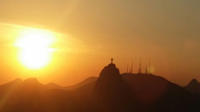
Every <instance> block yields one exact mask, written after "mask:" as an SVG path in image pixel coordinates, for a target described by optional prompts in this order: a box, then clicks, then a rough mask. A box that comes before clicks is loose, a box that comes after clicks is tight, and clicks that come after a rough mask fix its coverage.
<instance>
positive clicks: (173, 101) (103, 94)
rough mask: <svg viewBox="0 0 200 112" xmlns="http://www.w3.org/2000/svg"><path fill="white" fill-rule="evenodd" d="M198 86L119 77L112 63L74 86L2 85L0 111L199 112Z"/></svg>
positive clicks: (144, 77) (153, 78) (139, 76)
mask: <svg viewBox="0 0 200 112" xmlns="http://www.w3.org/2000/svg"><path fill="white" fill-rule="evenodd" d="M198 87H199V82H198V81H197V80H192V81H191V83H189V84H188V86H187V87H185V88H184V87H181V86H178V85H176V84H174V83H172V82H170V81H168V80H166V79H164V78H162V77H160V76H157V75H153V74H145V73H144V74H143V73H140V74H137V73H123V74H121V73H120V71H119V69H118V68H117V67H116V65H115V64H114V63H113V62H111V63H110V64H109V65H107V66H106V67H104V68H103V70H102V71H101V72H100V75H99V77H98V78H95V77H92V78H88V79H86V80H84V81H82V82H80V83H78V84H77V85H74V86H69V87H62V86H59V85H57V84H54V83H49V84H42V83H40V82H39V81H38V80H37V79H35V78H29V79H26V80H24V81H23V80H20V79H17V80H14V81H12V82H8V83H6V84H3V85H1V86H0V112H198V111H200V110H199V107H200V98H199V96H198V95H194V94H193V93H196V92H198Z"/></svg>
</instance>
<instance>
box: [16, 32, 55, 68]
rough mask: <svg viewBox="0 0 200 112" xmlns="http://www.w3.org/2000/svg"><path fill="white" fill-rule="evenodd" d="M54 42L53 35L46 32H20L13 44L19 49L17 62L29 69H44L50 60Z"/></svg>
mask: <svg viewBox="0 0 200 112" xmlns="http://www.w3.org/2000/svg"><path fill="white" fill-rule="evenodd" d="M54 41H55V35H54V34H53V33H52V32H50V31H48V30H41V29H33V28H30V29H24V30H22V31H21V32H20V35H19V37H18V39H17V41H16V43H15V45H16V46H17V47H18V48H19V56H18V58H19V61H20V62H21V63H22V64H23V65H24V66H25V67H28V68H29V69H40V68H42V67H45V66H46V65H48V63H49V62H50V60H51V54H52V52H53V48H52V45H53V43H54Z"/></svg>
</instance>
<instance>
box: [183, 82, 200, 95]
mask: <svg viewBox="0 0 200 112" xmlns="http://www.w3.org/2000/svg"><path fill="white" fill-rule="evenodd" d="M185 88H186V89H187V90H188V91H189V92H191V93H192V94H198V95H200V82H199V81H198V80H196V79H193V80H191V81H190V82H189V84H188V85H187V86H186V87H185Z"/></svg>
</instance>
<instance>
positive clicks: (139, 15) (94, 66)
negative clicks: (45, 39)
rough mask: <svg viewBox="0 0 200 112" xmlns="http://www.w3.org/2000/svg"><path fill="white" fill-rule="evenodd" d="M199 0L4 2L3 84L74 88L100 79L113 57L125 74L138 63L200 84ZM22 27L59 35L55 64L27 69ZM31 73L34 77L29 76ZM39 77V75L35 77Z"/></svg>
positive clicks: (0, 9) (0, 25) (0, 34)
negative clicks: (20, 45) (21, 53)
mask: <svg viewBox="0 0 200 112" xmlns="http://www.w3.org/2000/svg"><path fill="white" fill-rule="evenodd" d="M199 3H200V2H199V1H196V0H191V1H187V0H176V1H174V0H168V1H164V0H163V1H162V0H153V1H147V0H124V1H121V0H109V1H107V0H100V1H99V0H16V1H12V0H1V1H0V16H1V18H0V51H1V55H0V60H1V63H0V67H1V69H0V71H1V76H0V82H2V83H3V82H5V81H9V80H12V79H15V78H25V77H30V76H32V74H39V75H37V76H36V77H38V78H39V80H40V81H42V82H51V81H53V82H56V83H58V84H63V85H69V84H74V83H77V82H79V81H81V80H84V79H85V78H86V77H90V76H97V75H98V74H99V72H100V70H101V69H102V68H103V67H104V66H105V65H106V64H108V63H109V60H110V58H111V57H114V58H115V63H116V64H117V66H118V67H119V68H120V71H121V72H125V71H126V67H127V65H128V64H129V65H130V64H131V62H133V64H134V70H135V72H136V71H137V69H138V66H137V65H138V61H139V58H141V59H142V63H143V65H145V64H147V63H148V62H149V59H151V63H152V68H153V69H154V73H156V74H159V75H161V76H163V77H165V78H167V79H169V80H171V81H173V82H177V83H179V84H186V83H187V82H188V81H189V80H191V79H192V78H198V79H200V76H199V75H200V68H199V67H200V59H199V57H200V53H199V52H198V51H199V48H200V44H199V43H200V39H199V36H200V33H199V31H198V30H199V28H200V16H199V14H198V13H199V11H200V8H199V5H198V4H199ZM22 27H34V28H42V29H48V30H51V31H53V32H57V33H58V34H59V35H57V36H56V38H57V39H58V42H57V44H56V46H55V47H56V48H58V49H59V50H58V51H56V52H55V53H54V54H53V55H54V56H53V57H54V58H53V59H52V62H51V63H50V64H49V65H48V66H47V67H46V68H44V69H41V70H37V71H33V70H27V68H25V67H23V66H22V65H21V64H20V63H19V62H18V59H17V58H16V56H17V49H16V48H15V47H14V46H13V43H14V41H15V39H16V38H17V34H18V33H19V30H20V29H21V28H22ZM30 74H31V75H30ZM33 76H35V75H33Z"/></svg>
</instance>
